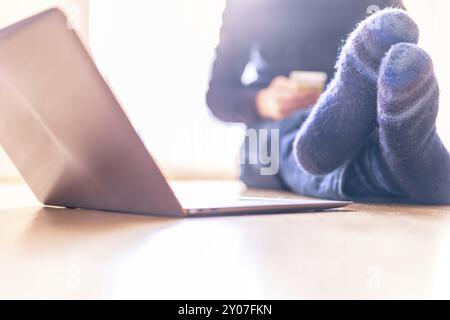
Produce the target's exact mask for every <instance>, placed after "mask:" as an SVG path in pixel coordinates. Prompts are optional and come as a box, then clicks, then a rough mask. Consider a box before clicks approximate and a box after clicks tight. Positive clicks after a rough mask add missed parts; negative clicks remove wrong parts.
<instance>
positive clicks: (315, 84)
mask: <svg viewBox="0 0 450 320" xmlns="http://www.w3.org/2000/svg"><path fill="white" fill-rule="evenodd" d="M327 78H328V76H327V74H326V73H325V72H314V71H292V72H291V74H290V79H291V80H293V81H295V82H296V83H297V86H298V90H300V91H313V92H318V93H322V91H323V89H324V88H325V83H326V82H327Z"/></svg>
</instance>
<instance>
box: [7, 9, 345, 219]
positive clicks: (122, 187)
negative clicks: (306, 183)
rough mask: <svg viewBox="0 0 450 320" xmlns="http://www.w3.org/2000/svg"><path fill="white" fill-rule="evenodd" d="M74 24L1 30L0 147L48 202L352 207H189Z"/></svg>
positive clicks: (38, 22) (172, 210) (175, 210)
mask: <svg viewBox="0 0 450 320" xmlns="http://www.w3.org/2000/svg"><path fill="white" fill-rule="evenodd" d="M67 25H68V24H67V19H66V17H65V16H64V14H62V13H61V11H59V10H58V9H50V10H48V11H45V12H43V13H41V14H38V15H36V16H33V17H31V18H28V19H26V20H24V21H21V22H19V23H16V24H14V25H12V26H10V27H7V28H6V29H3V30H1V31H0V141H1V143H2V145H3V147H4V149H5V150H6V152H7V154H8V155H9V157H10V158H11V160H12V161H13V163H14V164H15V165H16V167H17V168H18V170H19V172H20V173H21V175H22V176H23V178H24V179H25V181H26V182H27V183H28V185H29V186H30V188H31V190H32V191H33V192H34V194H35V195H36V197H37V198H38V200H39V201H41V203H42V204H44V205H50V206H60V207H68V208H83V209H95V210H106V211H114V212H125V213H135V214H149V215H163V216H176V217H183V216H190V215H204V214H255V213H281V212H302V211H315V210H324V209H331V208H337V207H343V206H345V205H348V204H349V203H348V202H336V201H320V200H311V201H308V200H288V199H285V200H283V199H255V198H253V199H249V198H246V199H240V200H237V201H233V202H231V203H220V204H211V203H209V204H198V205H193V206H192V207H190V208H186V207H183V206H182V204H181V203H180V202H179V201H178V199H177V198H176V196H175V194H174V193H173V191H172V190H171V188H170V186H169V184H168V182H167V181H166V179H165V178H164V176H163V175H162V173H161V171H160V170H159V168H158V166H157V165H156V163H155V162H154V160H153V159H152V157H151V155H150V154H149V152H148V150H147V149H146V147H145V146H144V144H143V143H142V141H141V140H140V138H139V136H138V135H137V134H136V131H135V130H134V128H133V126H132V125H131V123H130V121H129V119H128V118H127V116H126V114H125V112H124V111H123V109H122V108H121V106H120V104H119V102H118V101H117V99H116V98H115V97H114V95H113V93H112V92H111V90H110V88H109V86H108V85H107V83H106V82H105V80H104V79H103V78H102V76H101V75H100V73H99V71H98V70H97V67H96V65H95V64H94V62H93V60H92V59H91V56H90V54H89V53H88V51H87V50H86V48H85V47H84V46H83V44H82V42H81V41H80V40H79V38H78V37H77V35H76V33H75V32H74V31H73V30H71V29H70V28H67ZM155 116H156V115H155Z"/></svg>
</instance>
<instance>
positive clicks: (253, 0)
mask: <svg viewBox="0 0 450 320" xmlns="http://www.w3.org/2000/svg"><path fill="white" fill-rule="evenodd" d="M375 6H378V8H385V7H387V6H396V7H399V6H401V1H400V0H393V1H391V0H228V1H227V7H226V9H225V12H224V14H223V23H222V28H221V34H220V43H219V45H218V47H217V49H216V59H215V62H214V64H213V68H212V75H211V80H210V86H209V90H208V93H207V104H208V106H209V109H210V110H211V111H212V113H213V114H214V115H215V116H216V117H218V118H219V119H221V120H223V121H226V122H243V123H246V124H249V125H251V124H252V123H255V122H258V121H259V120H260V118H259V116H258V114H257V111H256V105H255V99H256V94H257V92H258V91H259V90H261V89H262V88H265V87H267V86H268V85H269V84H270V82H271V80H272V79H273V78H274V77H276V76H278V75H285V76H288V75H289V73H290V72H291V71H293V70H307V71H325V72H326V73H327V74H328V76H329V79H331V77H332V76H333V73H334V64H335V62H336V57H337V54H338V51H339V48H340V46H341V44H342V41H343V40H344V39H345V38H346V37H347V35H348V34H349V33H350V32H351V31H352V30H353V29H354V27H355V24H356V23H357V22H359V21H361V20H363V19H364V18H366V17H367V16H368V15H369V14H370V13H371V9H373V8H376V7H375ZM249 64H251V65H252V66H253V67H254V68H256V71H257V75H258V77H257V79H256V80H255V81H254V82H252V83H249V84H244V83H243V82H242V80H241V79H242V76H243V73H244V70H245V69H246V67H247V65H249Z"/></svg>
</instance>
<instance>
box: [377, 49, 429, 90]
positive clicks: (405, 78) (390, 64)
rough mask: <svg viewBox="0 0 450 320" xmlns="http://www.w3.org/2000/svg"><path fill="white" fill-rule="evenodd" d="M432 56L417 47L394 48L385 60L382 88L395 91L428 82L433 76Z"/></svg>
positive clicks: (382, 69)
mask: <svg viewBox="0 0 450 320" xmlns="http://www.w3.org/2000/svg"><path fill="white" fill-rule="evenodd" d="M432 71H433V63H432V60H431V58H430V56H429V55H428V54H427V53H426V52H425V51H424V50H423V49H421V48H419V47H418V46H417V45H414V44H409V43H400V44H397V45H395V46H393V47H392V48H391V49H390V50H389V52H388V53H387V55H386V57H385V58H384V59H383V62H382V66H381V72H380V79H379V80H380V86H381V87H385V86H389V87H391V88H393V89H396V88H397V89H398V88H400V89H401V88H402V87H407V86H410V85H414V84H415V83H417V84H418V83H419V82H420V81H424V80H428V79H426V77H430V76H432V74H433V73H432Z"/></svg>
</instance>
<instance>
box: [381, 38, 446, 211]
mask: <svg viewBox="0 0 450 320" xmlns="http://www.w3.org/2000/svg"><path fill="white" fill-rule="evenodd" d="M438 108H439V88H438V83H437V80H436V77H435V74H434V70H433V64H432V61H431V58H430V57H429V56H428V54H427V53H426V52H425V51H424V50H422V49H420V48H419V47H417V46H416V45H412V44H398V45H396V46H394V47H393V48H392V49H391V50H390V51H389V53H388V54H387V55H386V57H385V58H384V60H383V63H382V66H381V69H380V77H379V81H378V123H379V126H380V147H381V153H382V157H384V159H385V162H386V164H387V165H388V167H389V169H390V171H391V173H392V175H393V176H394V178H395V179H396V180H397V181H396V182H397V183H398V185H399V187H400V188H402V189H403V191H404V192H405V194H406V195H407V196H408V198H410V199H411V201H412V202H417V203H423V204H449V203H450V156H449V153H448V151H447V149H446V148H445V147H444V145H443V144H442V142H441V140H440V139H439V137H438V135H437V133H436V126H435V122H436V117H437V113H438Z"/></svg>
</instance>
